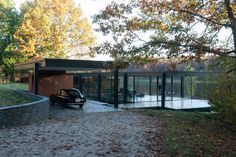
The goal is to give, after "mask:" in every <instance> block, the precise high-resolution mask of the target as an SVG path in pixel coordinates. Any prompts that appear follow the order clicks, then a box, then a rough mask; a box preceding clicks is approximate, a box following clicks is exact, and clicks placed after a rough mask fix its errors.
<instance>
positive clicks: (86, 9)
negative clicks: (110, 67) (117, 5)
mask: <svg viewBox="0 0 236 157" xmlns="http://www.w3.org/2000/svg"><path fill="white" fill-rule="evenodd" d="M13 1H14V2H15V6H16V8H19V6H20V5H21V3H23V2H24V1H25V0H13ZM74 1H75V3H79V4H80V6H81V8H82V10H83V13H84V15H85V16H86V17H87V18H88V20H89V22H90V23H91V22H92V18H91V16H93V15H94V14H96V13H98V12H99V11H100V10H102V9H104V8H105V7H106V5H107V4H109V3H110V2H111V0H74ZM94 34H95V35H96V37H97V41H104V39H105V38H104V37H102V35H101V34H99V33H97V32H94ZM94 60H111V58H110V57H109V56H108V55H97V56H96V57H95V58H94Z"/></svg>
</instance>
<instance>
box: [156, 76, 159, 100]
mask: <svg viewBox="0 0 236 157" xmlns="http://www.w3.org/2000/svg"><path fill="white" fill-rule="evenodd" d="M156 88H157V89H156V90H157V102H158V100H159V77H158V76H157V87H156Z"/></svg>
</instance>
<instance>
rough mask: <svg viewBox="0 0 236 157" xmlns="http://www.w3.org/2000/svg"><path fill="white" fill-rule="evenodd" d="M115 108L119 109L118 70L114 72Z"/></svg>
mask: <svg viewBox="0 0 236 157" xmlns="http://www.w3.org/2000/svg"><path fill="white" fill-rule="evenodd" d="M114 108H118V69H116V70H115V71H114Z"/></svg>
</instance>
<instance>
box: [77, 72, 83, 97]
mask: <svg viewBox="0 0 236 157" xmlns="http://www.w3.org/2000/svg"><path fill="white" fill-rule="evenodd" d="M78 82H79V90H80V91H81V92H82V93H83V78H82V75H79V78H78Z"/></svg>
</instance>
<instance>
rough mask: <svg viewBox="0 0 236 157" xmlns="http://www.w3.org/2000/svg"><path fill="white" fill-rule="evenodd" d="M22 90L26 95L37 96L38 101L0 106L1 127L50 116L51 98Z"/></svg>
mask: <svg viewBox="0 0 236 157" xmlns="http://www.w3.org/2000/svg"><path fill="white" fill-rule="evenodd" d="M17 92H20V93H21V94H22V95H24V96H28V97H35V98H36V101H34V102H31V103H27V104H22V105H15V106H6V107H1V108H0V127H13V126H20V125H26V124H32V123H37V122H42V121H46V120H48V118H49V99H48V98H47V97H41V96H36V95H33V94H30V93H27V92H21V91H17Z"/></svg>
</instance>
